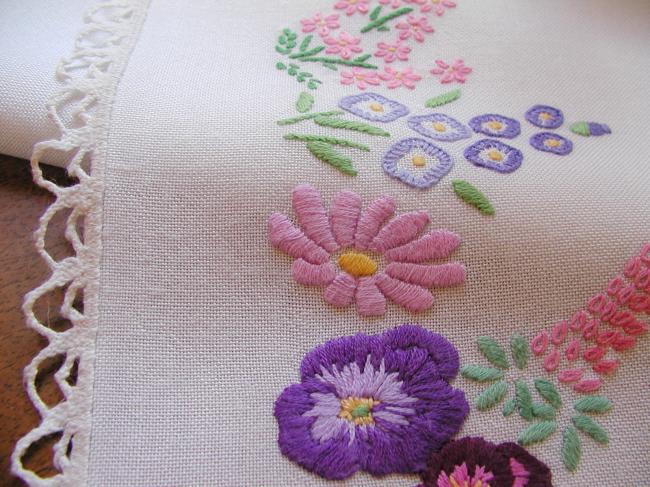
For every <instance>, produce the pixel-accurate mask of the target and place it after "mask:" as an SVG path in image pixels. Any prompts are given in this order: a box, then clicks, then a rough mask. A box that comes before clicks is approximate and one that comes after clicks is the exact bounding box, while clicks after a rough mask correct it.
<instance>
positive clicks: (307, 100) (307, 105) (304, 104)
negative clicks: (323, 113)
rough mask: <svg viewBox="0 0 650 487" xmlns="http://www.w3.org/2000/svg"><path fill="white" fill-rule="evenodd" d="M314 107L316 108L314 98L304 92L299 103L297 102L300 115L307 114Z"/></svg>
mask: <svg viewBox="0 0 650 487" xmlns="http://www.w3.org/2000/svg"><path fill="white" fill-rule="evenodd" d="M312 106H314V97H313V96H311V95H310V94H309V93H307V92H304V91H303V92H302V93H300V95H299V96H298V101H296V110H298V111H299V112H300V113H305V112H308V111H309V110H311V107H312Z"/></svg>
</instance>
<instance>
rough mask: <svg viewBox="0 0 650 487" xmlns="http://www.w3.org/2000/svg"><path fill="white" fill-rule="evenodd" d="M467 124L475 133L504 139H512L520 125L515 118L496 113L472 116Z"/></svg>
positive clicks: (519, 129)
mask: <svg viewBox="0 0 650 487" xmlns="http://www.w3.org/2000/svg"><path fill="white" fill-rule="evenodd" d="M469 126H470V127H471V128H472V130H473V131H474V132H476V133H479V134H485V135H489V136H491V137H504V138H506V139H513V138H515V137H517V136H518V135H519V134H520V132H521V126H520V125H519V122H518V121H517V120H515V119H514V118H508V117H504V116H503V115H498V114H496V113H488V114H485V115H479V116H478V117H474V118H472V119H471V120H470V121H469Z"/></svg>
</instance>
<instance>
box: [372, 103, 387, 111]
mask: <svg viewBox="0 0 650 487" xmlns="http://www.w3.org/2000/svg"><path fill="white" fill-rule="evenodd" d="M369 107H370V109H371V110H372V111H373V112H383V111H384V107H383V105H382V104H381V103H377V102H374V103H371V104H370V105H369Z"/></svg>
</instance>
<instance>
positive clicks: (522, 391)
mask: <svg viewBox="0 0 650 487" xmlns="http://www.w3.org/2000/svg"><path fill="white" fill-rule="evenodd" d="M515 397H516V399H517V409H518V410H519V415H520V416H521V417H522V418H524V419H525V420H527V421H530V420H531V419H533V397H532V396H531V395H530V389H528V386H527V385H526V383H525V382H524V381H523V380H521V379H517V381H516V382H515Z"/></svg>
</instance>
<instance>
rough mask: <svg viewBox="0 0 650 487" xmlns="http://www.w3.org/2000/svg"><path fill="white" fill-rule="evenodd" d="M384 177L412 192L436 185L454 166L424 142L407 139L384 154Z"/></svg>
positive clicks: (435, 148) (438, 151)
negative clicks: (386, 176) (406, 187)
mask: <svg viewBox="0 0 650 487" xmlns="http://www.w3.org/2000/svg"><path fill="white" fill-rule="evenodd" d="M381 164H382V167H383V168H384V171H385V172H386V174H388V175H389V176H391V177H394V178H396V179H399V180H400V181H402V182H403V183H406V184H408V185H409V186H413V187H415V188H421V189H425V188H429V187H431V186H433V185H434V184H435V183H437V182H438V181H440V179H442V178H443V177H444V176H445V175H446V174H447V173H448V172H449V171H450V170H451V168H452V166H453V165H454V162H453V161H452V159H451V157H450V156H449V154H447V153H446V152H445V151H444V150H442V149H441V148H440V147H437V146H435V145H433V144H431V143H430V142H427V141H426V140H424V139H417V138H410V139H402V140H399V141H397V142H395V143H394V144H393V145H392V146H390V148H389V149H388V150H387V151H386V153H385V154H384V157H383V158H382V162H381Z"/></svg>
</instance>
